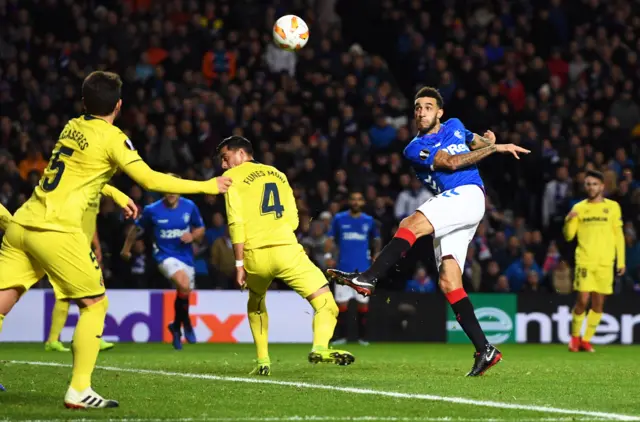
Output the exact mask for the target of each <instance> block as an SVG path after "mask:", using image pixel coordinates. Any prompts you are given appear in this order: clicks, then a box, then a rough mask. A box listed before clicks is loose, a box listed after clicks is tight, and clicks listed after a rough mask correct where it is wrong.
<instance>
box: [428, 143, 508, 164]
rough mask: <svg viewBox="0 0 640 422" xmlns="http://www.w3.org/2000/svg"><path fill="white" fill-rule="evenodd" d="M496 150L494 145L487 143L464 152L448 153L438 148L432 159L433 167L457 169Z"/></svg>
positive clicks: (474, 162)
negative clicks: (487, 144) (482, 146)
mask: <svg viewBox="0 0 640 422" xmlns="http://www.w3.org/2000/svg"><path fill="white" fill-rule="evenodd" d="M494 152H496V146H495V145H489V146H486V147H484V148H480V149H477V150H475V151H471V152H467V153H466V154H458V155H449V154H447V152H445V151H443V150H439V151H438V152H437V153H436V156H435V157H434V160H433V167H434V168H440V169H447V170H457V169H459V168H464V167H469V166H471V165H474V164H476V163H477V162H478V161H480V160H482V159H483V158H485V157H487V156H489V155H491V154H493V153H494Z"/></svg>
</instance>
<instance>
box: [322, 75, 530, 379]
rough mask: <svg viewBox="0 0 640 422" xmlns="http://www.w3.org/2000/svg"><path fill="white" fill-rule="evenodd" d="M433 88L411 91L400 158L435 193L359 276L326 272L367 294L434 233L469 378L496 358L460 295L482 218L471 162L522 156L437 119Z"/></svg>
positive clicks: (481, 193)
mask: <svg viewBox="0 0 640 422" xmlns="http://www.w3.org/2000/svg"><path fill="white" fill-rule="evenodd" d="M442 106H443V100H442V96H441V95H440V93H439V92H438V91H437V90H436V89H434V88H430V87H425V88H422V89H421V90H419V91H418V93H417V94H416V96H415V101H414V117H415V121H416V125H417V127H418V129H419V133H418V135H417V136H416V137H415V138H414V139H413V140H412V141H411V142H410V143H409V145H407V147H406V148H405V150H404V156H405V158H407V159H408V160H409V161H410V162H411V165H412V166H413V168H414V170H415V171H416V174H417V175H418V177H419V178H420V180H422V182H423V183H424V184H425V185H426V186H427V188H429V189H430V190H431V191H432V192H433V193H434V194H435V195H436V196H434V197H433V198H430V199H429V200H428V201H427V202H425V203H424V204H422V205H421V206H420V207H418V209H417V211H416V212H415V213H413V214H412V215H410V216H409V217H407V218H405V219H404V220H402V221H401V222H400V228H399V229H398V231H397V232H396V234H395V236H394V238H393V239H392V240H391V242H389V244H388V245H387V246H386V247H385V248H384V249H383V250H382V252H381V253H380V255H379V256H378V258H377V259H376V261H375V262H374V263H373V265H372V266H371V267H370V268H369V269H367V270H366V271H364V272H363V273H361V274H357V273H345V272H342V271H338V270H334V269H330V270H328V273H329V275H330V276H331V277H332V278H333V279H334V280H336V282H338V283H342V284H345V285H348V286H351V287H353V288H354V289H355V290H356V291H358V292H359V293H361V294H364V295H370V294H371V293H372V292H373V291H374V289H375V286H376V283H377V281H378V279H380V278H381V277H384V275H385V274H386V273H387V271H388V270H389V269H390V268H391V267H392V266H393V265H394V264H396V262H398V260H400V258H402V256H403V255H404V254H405V253H406V252H407V251H408V250H409V249H410V248H411V246H412V245H413V243H414V242H415V241H416V239H417V238H419V237H422V236H425V235H430V234H433V236H434V249H435V256H436V261H437V264H438V268H439V271H440V280H439V285H440V289H441V290H442V291H443V293H444V294H445V296H446V298H447V300H448V301H449V303H450V305H451V307H452V309H453V311H454V313H455V315H456V319H457V320H458V323H460V325H461V326H462V329H463V330H464V331H465V333H466V334H467V336H468V337H469V339H470V340H471V342H472V343H473V345H474V346H475V348H476V352H475V354H474V357H475V362H474V365H473V367H472V369H471V371H470V372H469V373H468V374H467V375H468V376H478V375H482V374H483V373H484V372H485V371H486V370H488V369H489V368H491V367H492V366H493V365H495V364H496V363H498V362H499V361H500V360H501V359H502V354H501V353H500V351H499V350H498V349H496V348H495V347H494V346H493V345H491V344H489V342H488V341H487V338H486V336H485V335H484V333H483V332H482V328H481V327H480V324H479V323H478V319H477V318H476V316H475V314H474V310H473V305H472V304H471V302H470V301H469V298H468V297H467V294H466V293H465V291H464V289H463V288H462V268H463V265H464V261H465V257H466V254H467V248H468V246H469V242H470V241H471V239H472V238H473V235H474V233H475V231H476V228H477V227H478V224H479V223H480V220H481V219H482V217H483V216H484V210H485V200H484V186H483V183H482V179H481V178H480V174H479V173H478V169H477V167H476V163H477V162H478V161H480V160H482V159H483V158H485V157H487V156H489V155H491V154H493V153H494V152H501V153H508V154H513V155H514V156H515V157H516V158H519V157H518V153H523V154H527V153H529V151H528V150H526V149H524V148H520V147H518V146H516V145H513V144H503V145H497V144H495V136H494V134H493V133H492V132H490V131H487V132H486V133H485V134H484V136H480V135H477V134H474V133H472V132H469V131H468V130H466V129H465V127H464V126H463V124H462V122H460V120H458V119H449V120H447V121H446V122H443V123H441V122H440V119H441V118H442V115H443V114H444V110H443V109H442Z"/></svg>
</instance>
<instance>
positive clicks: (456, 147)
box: [444, 144, 469, 155]
mask: <svg viewBox="0 0 640 422" xmlns="http://www.w3.org/2000/svg"><path fill="white" fill-rule="evenodd" d="M444 150H445V151H447V152H448V153H449V154H450V155H456V154H460V153H463V152H469V147H468V146H467V145H466V144H452V145H449V146H448V147H446V148H444Z"/></svg>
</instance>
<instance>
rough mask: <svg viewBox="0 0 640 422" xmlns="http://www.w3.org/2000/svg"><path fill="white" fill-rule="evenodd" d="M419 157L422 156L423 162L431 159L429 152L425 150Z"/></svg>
mask: <svg viewBox="0 0 640 422" xmlns="http://www.w3.org/2000/svg"><path fill="white" fill-rule="evenodd" d="M418 155H419V156H420V159H421V160H426V159H427V158H429V150H427V149H423V150H422V151H420V154H418Z"/></svg>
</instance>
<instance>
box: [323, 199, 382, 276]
mask: <svg viewBox="0 0 640 422" xmlns="http://www.w3.org/2000/svg"><path fill="white" fill-rule="evenodd" d="M328 235H329V236H330V237H333V240H334V242H335V244H336V245H338V248H339V249H340V254H339V259H338V269H339V270H341V271H348V272H353V271H355V270H359V271H364V270H366V269H367V268H369V266H370V265H371V248H370V243H369V241H370V240H372V239H378V238H379V237H380V233H379V231H378V226H376V223H375V221H374V220H373V217H371V216H370V215H367V214H365V213H360V216H359V217H353V216H352V215H351V214H350V213H349V211H345V212H341V213H338V214H336V216H335V217H334V218H333V222H332V223H331V227H330V228H329V233H328Z"/></svg>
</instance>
